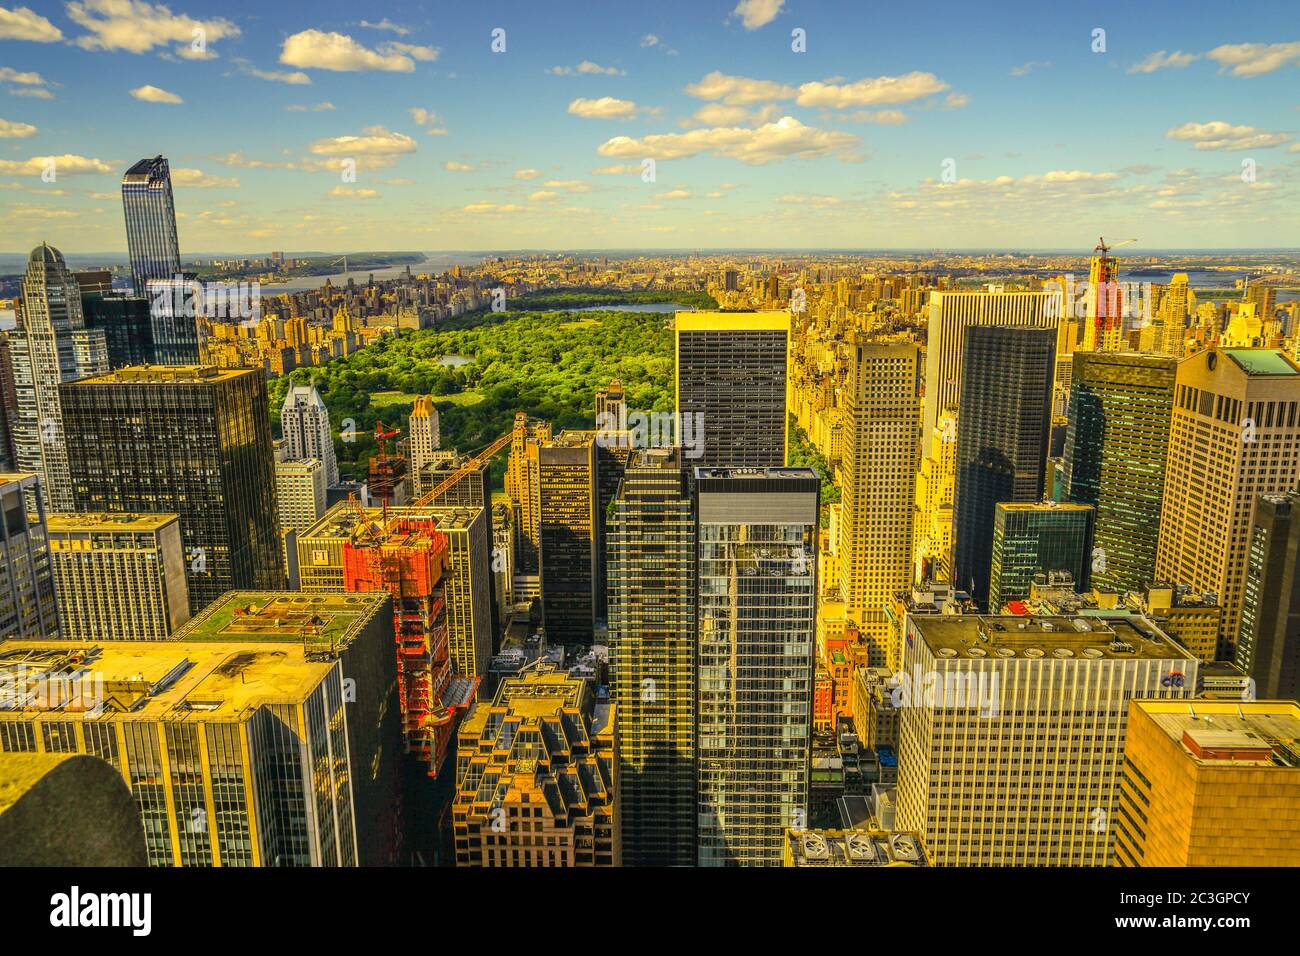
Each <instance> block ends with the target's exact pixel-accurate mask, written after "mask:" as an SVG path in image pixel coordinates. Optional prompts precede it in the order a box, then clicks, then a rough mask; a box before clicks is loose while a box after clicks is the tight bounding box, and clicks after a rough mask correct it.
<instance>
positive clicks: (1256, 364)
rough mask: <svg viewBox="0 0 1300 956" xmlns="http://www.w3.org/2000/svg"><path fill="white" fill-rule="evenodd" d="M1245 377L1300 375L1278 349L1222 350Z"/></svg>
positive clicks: (1296, 368)
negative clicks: (1242, 371) (1243, 372)
mask: <svg viewBox="0 0 1300 956" xmlns="http://www.w3.org/2000/svg"><path fill="white" fill-rule="evenodd" d="M1223 354H1224V355H1226V356H1228V358H1230V359H1232V360H1233V361H1234V362H1236V363H1237V364H1238V365H1240V366H1241V367H1242V369H1243V370H1244V371H1245V372H1246V374H1247V375H1300V368H1298V367H1296V364H1295V363H1294V362H1292V361H1291V360H1290V359H1289V358H1287V357H1286V355H1285V354H1284V353H1283V352H1282V351H1280V350H1279V349H1223Z"/></svg>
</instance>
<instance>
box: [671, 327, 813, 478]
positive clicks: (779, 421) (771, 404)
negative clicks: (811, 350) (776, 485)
mask: <svg viewBox="0 0 1300 956" xmlns="http://www.w3.org/2000/svg"><path fill="white" fill-rule="evenodd" d="M675 328H676V333H677V365H676V368H677V383H676V388H677V416H678V425H677V427H678V443H679V444H681V445H683V446H693V447H697V448H699V449H700V455H699V457H697V458H694V459H692V464H694V465H697V466H700V467H720V468H726V467H732V466H735V467H741V466H746V467H753V468H779V467H781V466H783V465H784V464H785V461H786V440H787V436H786V432H787V427H788V425H787V421H786V378H787V376H786V367H787V363H788V360H789V339H790V315H789V313H788V312H678V313H677V318H676V322H675ZM688 430H689V431H690V433H691V434H690V435H688V434H687V432H688ZM688 439H689V440H688Z"/></svg>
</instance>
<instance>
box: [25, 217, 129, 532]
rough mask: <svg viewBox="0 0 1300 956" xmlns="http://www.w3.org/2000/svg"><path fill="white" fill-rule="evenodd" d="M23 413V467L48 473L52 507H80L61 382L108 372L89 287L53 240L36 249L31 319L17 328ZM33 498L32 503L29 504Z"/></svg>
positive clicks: (44, 485)
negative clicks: (90, 323)
mask: <svg viewBox="0 0 1300 956" xmlns="http://www.w3.org/2000/svg"><path fill="white" fill-rule="evenodd" d="M9 342H10V349H11V354H10V360H11V362H12V363H13V374H14V391H15V397H16V400H17V416H16V418H15V419H14V420H13V421H12V422H11V423H10V427H11V428H12V429H13V441H14V451H15V464H16V466H17V468H18V470H19V471H25V472H26V471H30V472H35V473H36V474H38V475H40V476H41V481H40V492H41V494H42V495H43V496H44V499H43V500H44V502H45V504H46V506H47V507H48V508H49V509H50V510H52V511H70V510H72V507H73V505H72V488H71V482H70V479H69V475H68V431H69V430H70V427H71V426H70V424H69V423H68V422H67V420H66V418H65V416H64V414H63V407H62V404H61V396H60V394H59V385H60V383H63V382H71V381H74V380H76V379H78V378H83V377H85V376H87V375H95V374H98V373H100V372H106V371H108V346H107V344H106V343H105V339H104V333H103V331H102V330H100V329H89V328H87V327H86V322H85V318H84V317H83V315H82V312H81V292H80V291H79V290H78V288H77V283H76V281H75V280H74V279H73V278H72V273H70V272H69V271H68V267H67V264H66V263H65V262H64V261H63V253H61V252H59V250H58V249H55V248H53V247H51V246H49V245H46V244H45V243H41V244H40V245H39V246H37V247H36V248H35V249H33V250H32V253H31V255H30V256H29V257H28V259H27V271H26V273H25V274H24V276H23V317H22V323H21V324H20V325H19V326H18V328H16V329H14V330H13V331H12V332H10V333H9ZM30 504H31V503H30V502H29V505H30Z"/></svg>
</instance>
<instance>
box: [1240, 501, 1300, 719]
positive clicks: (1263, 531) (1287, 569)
mask: <svg viewBox="0 0 1300 956" xmlns="http://www.w3.org/2000/svg"><path fill="white" fill-rule="evenodd" d="M1241 604H1242V606H1241V635H1240V636H1239V637H1238V639H1237V666H1238V667H1240V668H1241V669H1242V670H1243V671H1245V672H1246V673H1247V674H1249V675H1250V677H1251V678H1252V679H1253V680H1254V681H1255V697H1256V699H1258V700H1295V699H1296V698H1297V697H1300V494H1296V493H1294V492H1290V493H1288V494H1284V495H1274V494H1268V495H1260V496H1259V501H1258V502H1257V503H1256V505H1255V523H1254V525H1253V527H1252V528H1251V533H1250V550H1249V551H1248V552H1247V555H1246V586H1245V589H1244V594H1243V597H1242V602H1241Z"/></svg>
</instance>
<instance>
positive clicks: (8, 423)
mask: <svg viewBox="0 0 1300 956" xmlns="http://www.w3.org/2000/svg"><path fill="white" fill-rule="evenodd" d="M17 420H18V392H17V390H16V389H15V388H14V365H13V350H12V347H11V345H10V343H9V336H8V335H7V334H6V333H4V332H0V472H12V471H13V470H14V469H15V468H16V467H17V466H16V465H15V464H14V462H15V460H16V459H15V455H14V431H13V428H14V422H16V421H17Z"/></svg>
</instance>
